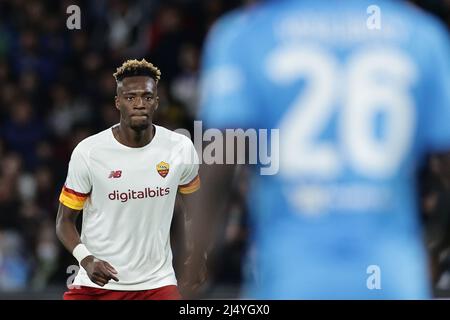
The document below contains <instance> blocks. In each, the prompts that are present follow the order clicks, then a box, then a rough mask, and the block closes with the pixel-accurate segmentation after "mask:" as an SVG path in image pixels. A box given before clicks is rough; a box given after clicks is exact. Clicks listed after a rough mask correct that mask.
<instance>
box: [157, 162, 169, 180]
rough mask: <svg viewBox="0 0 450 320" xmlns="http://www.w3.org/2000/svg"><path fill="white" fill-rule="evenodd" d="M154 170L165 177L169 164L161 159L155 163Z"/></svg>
mask: <svg viewBox="0 0 450 320" xmlns="http://www.w3.org/2000/svg"><path fill="white" fill-rule="evenodd" d="M156 171H158V173H159V175H160V176H161V177H163V178H165V177H166V176H167V174H168V173H169V164H168V163H166V162H164V161H161V162H160V163H158V164H157V165H156Z"/></svg>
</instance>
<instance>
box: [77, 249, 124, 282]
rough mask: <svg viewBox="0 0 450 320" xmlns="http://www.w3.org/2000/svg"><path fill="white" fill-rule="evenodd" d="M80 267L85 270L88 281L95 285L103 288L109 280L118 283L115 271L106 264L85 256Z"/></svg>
mask: <svg viewBox="0 0 450 320" xmlns="http://www.w3.org/2000/svg"><path fill="white" fill-rule="evenodd" d="M81 266H82V267H83V268H84V269H85V270H86V272H87V275H88V277H89V279H91V281H92V282H93V283H95V284H96V285H99V286H100V287H103V286H104V285H105V284H107V283H108V282H109V280H111V279H112V280H114V281H119V279H118V278H117V277H116V274H117V271H116V269H114V268H113V266H111V265H110V264H109V263H108V262H106V261H103V260H100V259H97V258H96V257H94V256H87V257H86V258H84V259H83V260H81Z"/></svg>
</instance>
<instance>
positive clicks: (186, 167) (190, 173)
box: [178, 138, 200, 194]
mask: <svg viewBox="0 0 450 320" xmlns="http://www.w3.org/2000/svg"><path fill="white" fill-rule="evenodd" d="M199 163H200V161H199V158H198V155H197V151H196V150H195V147H194V144H193V143H192V141H191V140H190V139H188V138H186V143H185V147H184V149H183V172H182V174H181V178H180V182H179V187H178V191H179V192H180V193H182V194H189V193H193V192H195V191H197V190H198V189H199V188H200V177H199V175H198V168H199Z"/></svg>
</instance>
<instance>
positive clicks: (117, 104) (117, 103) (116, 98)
mask: <svg viewBox="0 0 450 320" xmlns="http://www.w3.org/2000/svg"><path fill="white" fill-rule="evenodd" d="M114 102H115V106H116V109H117V110H120V108H119V97H118V96H115V97H114Z"/></svg>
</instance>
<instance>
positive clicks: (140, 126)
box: [130, 120, 150, 131]
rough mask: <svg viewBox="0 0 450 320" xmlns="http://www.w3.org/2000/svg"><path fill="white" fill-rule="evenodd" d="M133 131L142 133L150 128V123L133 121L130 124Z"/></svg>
mask: <svg viewBox="0 0 450 320" xmlns="http://www.w3.org/2000/svg"><path fill="white" fill-rule="evenodd" d="M130 127H131V129H133V130H135V131H142V130H146V129H148V127H150V121H148V120H140V121H133V120H132V121H131V123H130Z"/></svg>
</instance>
